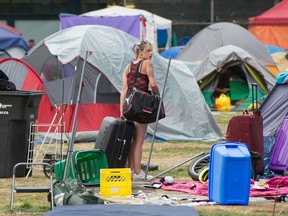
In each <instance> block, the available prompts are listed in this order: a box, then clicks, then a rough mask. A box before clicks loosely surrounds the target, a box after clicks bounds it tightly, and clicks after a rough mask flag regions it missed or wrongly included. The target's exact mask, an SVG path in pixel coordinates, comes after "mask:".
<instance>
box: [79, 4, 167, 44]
mask: <svg viewBox="0 0 288 216" xmlns="http://www.w3.org/2000/svg"><path fill="white" fill-rule="evenodd" d="M81 16H87V17H106V18H107V17H112V18H113V17H114V18H115V17H127V16H128V17H129V16H141V17H143V19H141V22H139V23H138V25H139V28H140V36H142V39H146V40H148V41H150V42H151V43H153V45H154V47H158V45H160V43H162V40H161V39H162V38H158V35H159V34H160V33H162V34H161V35H162V36H163V35H165V34H163V31H165V32H166V36H167V37H165V44H166V48H168V47H169V46H170V43H171V39H172V20H169V19H166V18H164V17H161V16H158V15H156V14H153V13H151V12H149V11H146V10H142V9H136V8H127V7H122V6H112V7H108V8H104V9H99V10H95V11H90V12H87V13H84V14H82V15H81Z"/></svg>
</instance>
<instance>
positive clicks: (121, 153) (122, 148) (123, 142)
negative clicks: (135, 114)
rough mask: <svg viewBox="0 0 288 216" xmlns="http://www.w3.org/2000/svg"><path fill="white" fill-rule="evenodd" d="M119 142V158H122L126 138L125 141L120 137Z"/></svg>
mask: <svg viewBox="0 0 288 216" xmlns="http://www.w3.org/2000/svg"><path fill="white" fill-rule="evenodd" d="M118 142H119V143H120V144H121V148H120V150H119V157H118V160H121V159H122V155H123V151H124V147H125V145H126V140H125V139H124V140H123V141H122V140H121V139H118Z"/></svg>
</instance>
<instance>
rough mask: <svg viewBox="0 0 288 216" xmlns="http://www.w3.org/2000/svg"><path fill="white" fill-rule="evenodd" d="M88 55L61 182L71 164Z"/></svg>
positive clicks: (81, 79)
mask: <svg viewBox="0 0 288 216" xmlns="http://www.w3.org/2000/svg"><path fill="white" fill-rule="evenodd" d="M88 53H89V51H86V55H85V60H84V63H83V67H82V72H81V78H80V82H79V89H78V94H77V101H76V107H75V112H74V119H73V129H72V137H71V140H70V144H69V146H68V150H67V158H66V164H65V170H64V175H63V181H65V180H67V177H68V172H69V168H70V163H71V157H72V153H73V147H74V141H75V134H76V129H77V124H78V122H77V113H78V107H79V103H80V98H81V93H82V87H83V86H82V83H83V77H84V70H85V66H86V62H87V58H88Z"/></svg>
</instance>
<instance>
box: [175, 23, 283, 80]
mask: <svg viewBox="0 0 288 216" xmlns="http://www.w3.org/2000/svg"><path fill="white" fill-rule="evenodd" d="M226 45H234V46H237V47H240V48H242V49H244V50H246V51H247V52H248V53H250V54H251V55H253V56H254V57H256V58H257V59H258V60H259V61H260V62H261V63H262V64H264V65H265V66H266V67H267V68H268V69H269V70H270V71H272V72H273V73H274V74H275V75H277V74H278V70H277V67H276V64H275V63H274V61H273V59H272V57H271V56H270V55H269V53H268V52H267V50H266V49H265V47H264V45H262V44H261V43H260V41H259V40H258V39H257V38H256V37H255V36H254V35H253V34H251V33H250V32H249V31H248V30H247V29H245V28H243V27H241V26H239V25H237V24H234V23H228V22H220V23H214V24H211V25H209V26H208V27H206V28H204V29H202V30H201V31H200V32H198V33H197V34H196V35H195V36H194V37H192V39H191V40H190V41H189V42H188V43H187V44H186V45H185V47H184V48H183V49H182V50H181V52H180V54H179V55H178V57H177V59H179V60H182V61H188V62H193V63H197V64H200V63H201V62H202V61H203V60H204V59H205V58H206V56H207V55H208V54H209V53H210V52H212V51H213V50H215V49H217V48H219V47H222V46H226Z"/></svg>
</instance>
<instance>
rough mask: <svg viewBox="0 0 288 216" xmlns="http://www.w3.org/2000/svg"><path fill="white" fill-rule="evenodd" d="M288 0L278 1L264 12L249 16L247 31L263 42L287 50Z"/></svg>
mask: <svg viewBox="0 0 288 216" xmlns="http://www.w3.org/2000/svg"><path fill="white" fill-rule="evenodd" d="M287 11H288V0H283V1H281V2H279V3H278V4H277V5H275V6H274V7H272V8H270V9H269V10H267V11H265V12H264V13H262V14H260V15H258V16H256V17H250V18H249V25H248V29H249V31H250V32H251V33H252V34H253V35H255V36H256V37H257V38H258V39H259V40H260V41H261V42H262V43H263V44H272V45H276V46H279V47H283V48H285V49H286V50H288V34H287V32H288V13H287Z"/></svg>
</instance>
